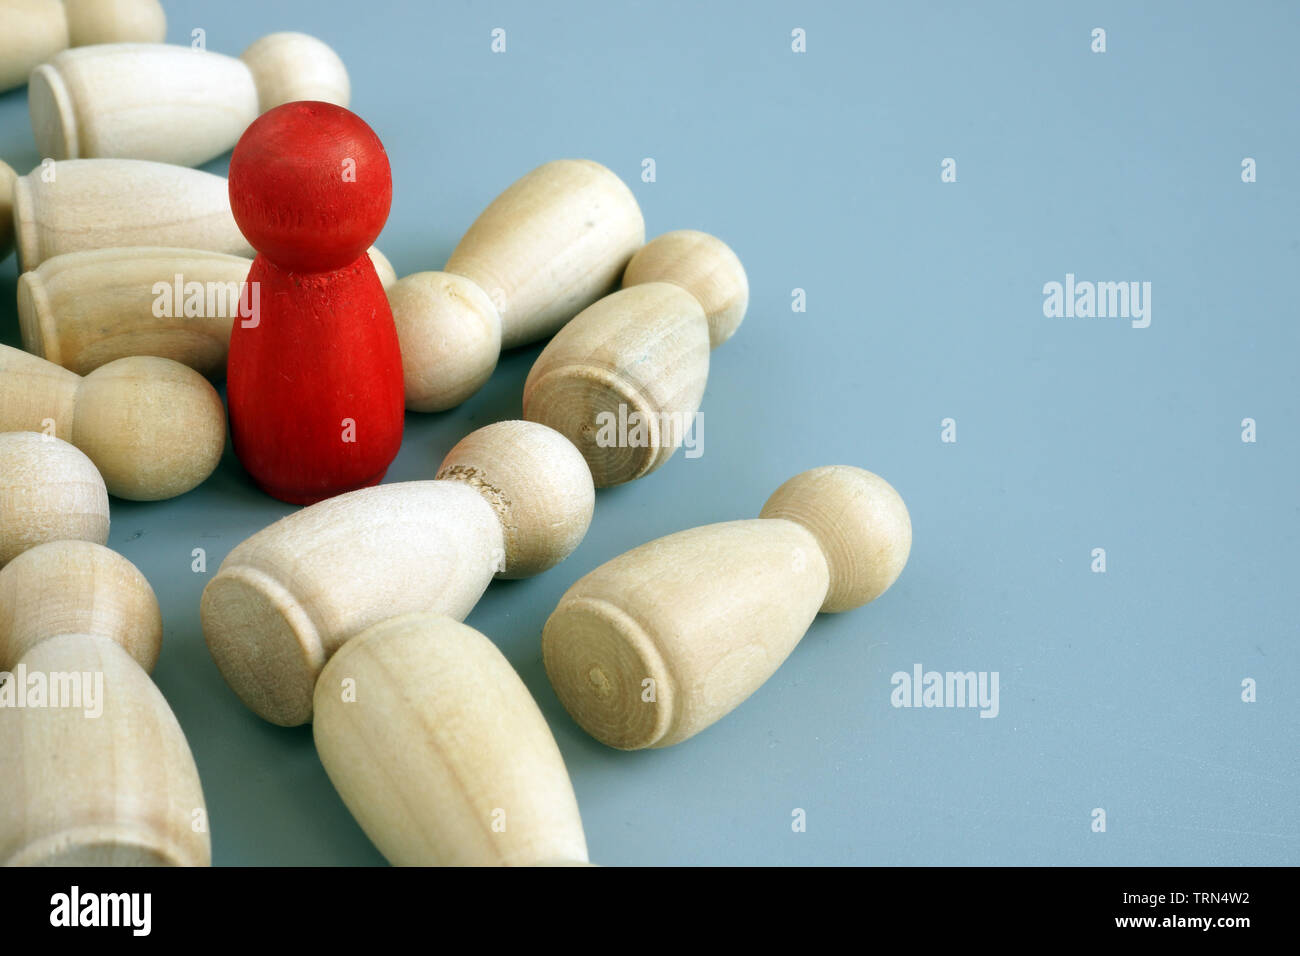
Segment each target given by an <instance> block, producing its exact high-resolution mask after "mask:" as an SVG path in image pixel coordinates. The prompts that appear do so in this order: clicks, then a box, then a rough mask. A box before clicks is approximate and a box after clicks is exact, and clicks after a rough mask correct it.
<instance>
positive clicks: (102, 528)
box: [0, 432, 108, 568]
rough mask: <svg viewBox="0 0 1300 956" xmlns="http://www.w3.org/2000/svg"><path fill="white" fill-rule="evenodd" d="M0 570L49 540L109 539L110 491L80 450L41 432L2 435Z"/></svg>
mask: <svg viewBox="0 0 1300 956" xmlns="http://www.w3.org/2000/svg"><path fill="white" fill-rule="evenodd" d="M0 502H3V505H0V568H2V567H4V566H5V565H6V564H8V563H9V562H10V561H12V560H13V559H14V558H16V557H17V556H18V555H20V554H22V553H23V552H24V551H26V550H27V549H28V548H34V547H36V546H37V545H38V544H44V543H46V542H47V541H64V540H69V539H76V540H81V541H93V542H95V543H96V544H103V543H104V542H105V541H107V540H108V491H107V489H106V488H105V487H104V479H103V478H101V477H100V475H99V472H98V471H97V470H96V468H95V465H94V462H92V461H91V460H90V459H89V458H87V457H86V455H85V453H84V452H82V451H81V450H80V449H78V448H76V447H74V446H73V445H70V444H68V443H67V442H65V441H62V440H61V439H58V438H55V437H54V436H53V435H46V434H41V433H37V432H5V433H3V434H0Z"/></svg>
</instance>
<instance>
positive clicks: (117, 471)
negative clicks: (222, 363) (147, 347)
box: [0, 345, 226, 501]
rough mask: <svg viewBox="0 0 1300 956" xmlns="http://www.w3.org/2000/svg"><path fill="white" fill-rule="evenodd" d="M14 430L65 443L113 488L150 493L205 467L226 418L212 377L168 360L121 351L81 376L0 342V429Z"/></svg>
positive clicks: (210, 465) (159, 495)
mask: <svg viewBox="0 0 1300 956" xmlns="http://www.w3.org/2000/svg"><path fill="white" fill-rule="evenodd" d="M13 431H23V432H30V431H39V432H43V433H47V434H52V435H54V437H56V438H61V439H63V440H64V441H68V442H71V443H72V444H73V445H76V446H77V447H78V448H79V449H81V450H82V451H83V452H85V454H86V455H87V456H88V457H89V458H90V460H91V461H92V462H94V464H95V467H96V468H97V469H98V470H99V473H100V474H101V475H102V476H103V478H104V484H105V486H107V488H108V491H109V493H110V494H114V495H117V496H118V497H119V498H130V499H133V500H136V501H157V500H160V499H163V498H171V497H175V496H176V495H179V494H183V493H184V492H186V491H189V490H190V489H191V488H193V487H195V486H196V485H198V484H199V483H200V482H202V481H203V480H204V479H205V478H207V477H208V475H210V474H212V471H213V469H215V468H216V466H217V462H218V461H220V459H221V452H222V449H223V448H224V447H225V440H226V418H225V411H224V409H223V407H222V405H221V398H220V397H219V396H218V395H217V393H216V390H215V389H213V387H212V385H211V384H210V383H209V382H208V381H207V380H206V379H204V378H203V376H201V375H199V374H198V373H197V372H195V371H194V370H192V369H189V368H186V367H185V366H184V365H181V364H179V363H177V362H172V361H170V360H168V359H162V358H152V357H136V358H124V359H118V360H117V361H115V362H110V363H108V364H107V365H104V366H102V367H100V368H98V369H96V370H95V371H93V372H91V373H90V374H89V375H87V376H86V377H85V378H82V377H81V376H78V375H77V374H75V373H74V372H69V371H68V370H67V369H65V368H61V367H59V366H58V365H55V364H54V363H53V362H47V361H45V360H44V359H41V358H37V357H36V356H35V355H30V354H28V353H26V352H23V351H20V350H18V349H15V348H11V347H9V346H7V345H0V432H13Z"/></svg>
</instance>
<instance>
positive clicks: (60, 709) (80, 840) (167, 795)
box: [0, 541, 211, 866]
mask: <svg viewBox="0 0 1300 956" xmlns="http://www.w3.org/2000/svg"><path fill="white" fill-rule="evenodd" d="M161 634H162V621H161V618H160V616H159V614H158V603H157V600H156V599H155V597H154V594H153V590H152V589H151V588H150V587H149V584H148V582H147V581H145V580H144V577H143V576H142V575H141V574H140V573H139V571H138V570H137V569H136V568H135V567H134V566H133V565H131V563H130V562H129V561H127V560H126V559H125V558H122V557H121V556H120V555H116V554H114V553H113V552H111V551H109V550H108V549H107V548H103V547H101V546H100V545H97V544H92V543H89V542H81V541H60V542H54V543H51V544H44V545H41V546H39V547H36V548H33V549H31V550H30V551H27V552H25V553H24V554H22V555H20V556H19V557H18V558H16V559H15V560H14V561H12V562H10V563H9V565H8V566H6V567H5V568H4V569H3V570H2V571H0V670H6V671H13V672H15V673H14V676H12V677H10V678H9V681H11V682H16V681H17V680H18V675H19V674H24V675H27V676H28V681H29V683H30V675H33V674H38V675H40V677H41V678H42V679H43V680H44V681H46V682H47V684H51V685H52V684H53V681H52V677H53V675H71V674H77V675H79V676H78V678H77V680H78V682H79V685H80V687H81V688H83V689H84V688H87V687H97V688H98V690H99V694H98V695H97V697H96V698H95V701H93V702H92V701H91V700H90V699H88V698H86V697H84V696H81V698H80V699H79V700H76V701H68V700H59V701H54V700H52V699H50V700H47V701H46V702H45V703H46V704H47V706H40V707H36V706H30V704H29V705H28V706H6V707H3V708H0V753H3V754H4V755H5V772H4V773H3V774H0V863H3V864H5V865H11V866H31V865H47V866H125V865H189V866H206V865H208V864H209V863H210V862H211V844H210V839H209V835H208V825H207V809H206V806H205V803H204V799H203V790H202V787H201V785H200V782H199V775H198V769H197V768H196V767H195V765H194V758H193V756H192V755H191V753H190V750H189V746H188V744H187V743H186V740H185V735H184V733H183V732H182V731H181V728H180V725H179V724H178V723H177V722H176V718H175V716H174V715H173V714H172V712H171V708H170V707H169V706H168V705H167V702H166V700H165V699H164V698H163V696H162V694H161V693H159V691H158V688H157V687H155V686H154V685H153V682H152V681H150V680H149V677H148V674H147V670H148V669H149V668H151V667H152V666H153V662H154V661H155V660H156V659H157V655H158V644H159V641H160V639H161ZM60 683H63V681H62V680H60ZM64 686H67V685H66V684H65V685H64ZM83 693H84V691H83ZM15 700H16V698H15ZM53 703H58V704H60V705H63V706H48V705H49V704H53ZM69 704H72V706H67V705H69Z"/></svg>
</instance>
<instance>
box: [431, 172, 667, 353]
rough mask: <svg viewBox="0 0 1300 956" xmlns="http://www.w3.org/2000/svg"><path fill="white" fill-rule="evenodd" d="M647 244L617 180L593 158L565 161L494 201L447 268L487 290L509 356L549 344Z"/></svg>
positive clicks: (636, 210) (641, 224)
mask: <svg viewBox="0 0 1300 956" xmlns="http://www.w3.org/2000/svg"><path fill="white" fill-rule="evenodd" d="M644 241H645V222H644V220H643V219H642V217H641V209H640V207H639V206H638V205H637V202H636V197H634V196H633V195H632V191H631V190H630V189H628V187H627V185H626V184H625V183H624V182H623V181H622V180H621V179H619V178H618V176H616V175H614V173H612V172H610V170H608V169H606V168H605V167H604V166H602V165H600V164H599V163H596V162H592V161H591V160H586V159H558V160H554V161H553V162H549V163H546V164H544V165H542V166H539V167H537V168H536V169H534V170H533V171H532V172H530V173H528V174H527V175H525V176H523V177H522V178H520V179H519V180H517V181H516V182H515V183H513V184H512V185H511V186H510V187H509V188H508V189H506V191H505V192H503V193H502V194H501V195H500V196H498V197H497V198H496V199H494V200H493V201H492V203H491V205H489V206H488V207H487V208H486V209H485V210H483V212H482V214H481V215H480V216H479V217H478V219H476V220H475V221H474V223H473V225H471V226H470V227H469V230H468V231H467V232H466V233H465V235H464V236H463V237H462V238H461V240H460V242H459V244H457V246H456V248H455V250H454V251H453V252H452V254H451V258H450V259H448V260H447V266H446V270H445V271H447V272H452V273H455V274H456V275H461V276H465V277H466V278H467V279H470V280H471V281H473V282H474V283H475V284H476V285H478V287H479V288H480V289H482V290H483V291H484V292H485V293H487V296H488V298H489V299H490V300H491V301H492V302H493V304H494V305H495V306H496V308H497V311H498V313H500V316H501V347H502V348H507V349H508V348H514V347H516V346H519V345H525V344H527V343H529V342H535V341H537V340H538V339H541V338H545V337H546V336H548V335H550V334H551V333H552V332H554V331H555V330H556V329H558V328H559V327H560V326H561V325H563V324H564V323H565V322H567V321H568V320H569V319H570V318H572V317H573V316H575V315H577V314H578V313H579V312H581V311H582V310H583V309H584V308H586V307H587V306H588V305H590V304H591V303H592V302H595V301H596V300H597V299H598V298H600V297H601V296H602V295H604V294H605V293H606V292H608V291H610V290H611V289H612V288H613V287H614V286H615V285H616V284H617V282H618V279H619V277H620V276H621V275H622V273H623V269H624V267H625V266H626V265H627V262H628V260H629V259H630V258H631V256H632V253H633V252H635V251H636V250H637V249H638V248H639V247H640V246H641V244H642V243H643V242H644Z"/></svg>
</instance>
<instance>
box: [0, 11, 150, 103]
mask: <svg viewBox="0 0 1300 956" xmlns="http://www.w3.org/2000/svg"><path fill="white" fill-rule="evenodd" d="M0 22H3V25H4V29H3V30H0V90H8V89H12V88H13V87H15V86H22V85H23V84H24V83H26V82H27V75H28V74H29V73H30V72H31V71H32V68H33V67H34V66H36V65H37V64H39V63H44V62H45V61H46V60H48V59H50V57H52V56H54V55H55V54H56V53H58V52H59V51H60V50H63V49H64V48H66V47H68V46H69V45H71V46H87V45H89V44H92V43H126V42H136V41H138V42H141V43H161V42H162V40H163V38H164V36H165V35H166V33H167V17H166V14H164V12H163V8H162V4H160V3H159V2H158V0H62V2H60V0H0Z"/></svg>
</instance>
